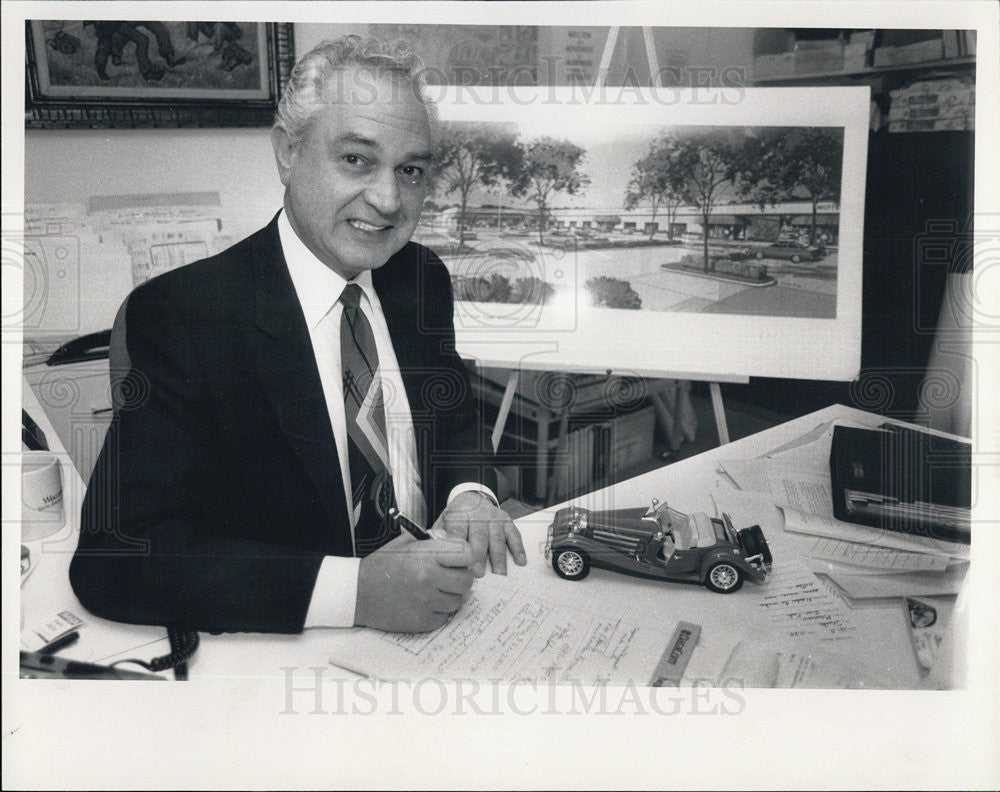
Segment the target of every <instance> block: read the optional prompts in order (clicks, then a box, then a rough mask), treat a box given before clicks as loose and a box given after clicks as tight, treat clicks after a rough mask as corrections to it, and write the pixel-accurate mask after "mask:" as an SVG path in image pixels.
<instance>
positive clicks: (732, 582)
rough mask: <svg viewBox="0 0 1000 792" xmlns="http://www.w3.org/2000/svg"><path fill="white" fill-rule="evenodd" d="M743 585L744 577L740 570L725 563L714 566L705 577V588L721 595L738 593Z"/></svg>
mask: <svg viewBox="0 0 1000 792" xmlns="http://www.w3.org/2000/svg"><path fill="white" fill-rule="evenodd" d="M742 585H743V575H741V574H740V570H739V569H737V568H736V567H735V566H733V565H732V564H727V563H726V562H725V561H721V562H719V563H718V564H713V565H712V567H711V568H710V569H709V570H708V574H707V575H705V587H706V588H707V589H708V590H709V591H715V592H717V593H719V594H729V593H731V592H733V591H738V590H739V588H740V586H742Z"/></svg>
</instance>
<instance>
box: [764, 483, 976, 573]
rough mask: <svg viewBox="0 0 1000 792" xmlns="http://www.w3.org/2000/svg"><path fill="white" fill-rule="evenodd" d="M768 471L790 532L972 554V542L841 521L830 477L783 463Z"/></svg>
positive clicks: (954, 554) (950, 554)
mask: <svg viewBox="0 0 1000 792" xmlns="http://www.w3.org/2000/svg"><path fill="white" fill-rule="evenodd" d="M767 473H768V477H769V480H770V485H771V494H772V496H773V498H774V503H775V505H776V506H778V507H779V508H780V509H782V510H783V511H784V514H785V530H786V531H793V532H795V533H804V534H811V535H814V536H826V537H830V538H832V539H842V540H844V541H847V542H859V543H862V544H870V545H878V546H880V547H891V548H895V549H897V550H908V551H911V552H914V553H932V554H935V555H942V556H947V557H950V558H968V557H969V545H964V544H960V543H958V542H946V541H944V540H941V539H933V538H931V537H929V536H913V535H911V534H904V533H898V532H896V531H886V530H883V529H881V528H874V527H872V526H870V525H858V524H856V523H849V522H844V521H842V520H838V519H837V518H835V517H834V516H833V492H832V490H831V488H830V480H829V476H822V475H819V474H816V473H809V472H807V471H802V470H799V469H796V468H786V467H781V466H771V467H768V469H767Z"/></svg>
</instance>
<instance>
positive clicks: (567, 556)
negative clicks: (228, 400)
mask: <svg viewBox="0 0 1000 792" xmlns="http://www.w3.org/2000/svg"><path fill="white" fill-rule="evenodd" d="M552 568H553V569H554V570H555V571H556V574H557V575H559V577H563V578H566V580H583V579H584V578H585V577H587V575H588V574H589V573H590V558H589V557H588V556H587V554H586V553H585V552H583V551H582V550H559V551H557V552H556V554H555V555H554V556H552Z"/></svg>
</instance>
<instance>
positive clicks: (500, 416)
mask: <svg viewBox="0 0 1000 792" xmlns="http://www.w3.org/2000/svg"><path fill="white" fill-rule="evenodd" d="M518 377H519V371H518V370H517V369H513V370H512V371H511V372H510V377H508V378H507V387H506V388H505V389H504V392H503V398H502V399H500V411H499V412H498V413H497V422H496V424H495V425H494V427H493V434H492V435H491V436H490V440H491V442H492V443H493V453H494V454H495V453H496V452H497V450H498V449H499V448H500V440H501V438H502V437H503V430H504V428H505V427H506V426H507V418H508V416H510V407H511V405H512V404H513V403H514V393H515V392H516V391H517V381H518Z"/></svg>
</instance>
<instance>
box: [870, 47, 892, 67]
mask: <svg viewBox="0 0 1000 792" xmlns="http://www.w3.org/2000/svg"><path fill="white" fill-rule="evenodd" d="M895 53H896V48H895V47H876V48H875V52H874V53H872V66H874V67H875V68H876V69H880V68H882V67H883V66H892V65H893V64H894V63H895V62H896V61H895Z"/></svg>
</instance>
